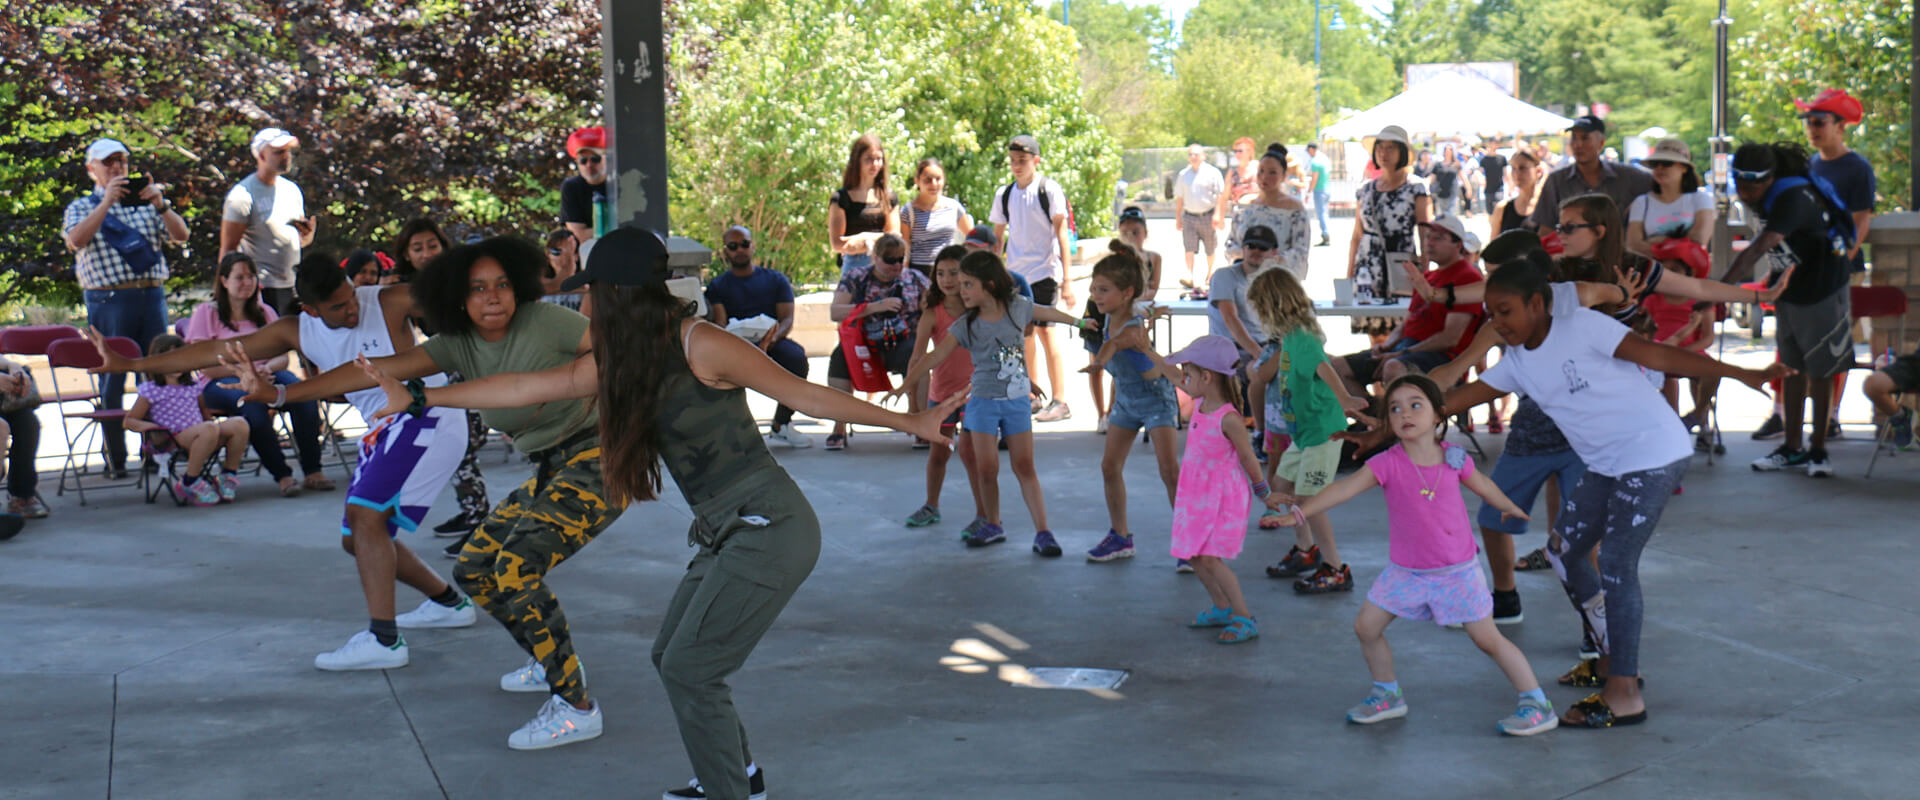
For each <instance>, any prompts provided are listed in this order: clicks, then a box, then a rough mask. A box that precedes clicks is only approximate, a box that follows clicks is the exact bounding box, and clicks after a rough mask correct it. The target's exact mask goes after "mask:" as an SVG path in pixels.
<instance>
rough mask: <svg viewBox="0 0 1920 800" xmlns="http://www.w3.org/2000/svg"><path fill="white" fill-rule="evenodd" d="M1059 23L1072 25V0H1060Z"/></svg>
mask: <svg viewBox="0 0 1920 800" xmlns="http://www.w3.org/2000/svg"><path fill="white" fill-rule="evenodd" d="M1060 24H1062V25H1065V26H1067V27H1069V28H1071V27H1073V0H1060Z"/></svg>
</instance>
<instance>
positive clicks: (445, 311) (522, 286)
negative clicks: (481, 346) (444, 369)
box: [409, 236, 547, 334]
mask: <svg viewBox="0 0 1920 800" xmlns="http://www.w3.org/2000/svg"><path fill="white" fill-rule="evenodd" d="M482 258H490V259H493V260H494V261H495V262H497V263H499V265H500V268H501V269H502V270H505V271H506V273H507V280H508V281H511V282H512V283H513V299H514V301H515V302H516V303H518V304H519V305H523V306H524V305H527V304H529V303H537V302H539V301H540V298H541V297H542V296H543V295H544V294H545V293H546V292H545V289H544V288H543V287H542V286H541V285H540V275H541V272H542V271H543V270H545V269H546V266H547V256H546V253H544V252H542V251H541V250H540V248H539V246H537V245H535V244H534V243H533V242H530V241H527V240H525V239H522V238H519V237H517V236H495V237H493V238H491V239H482V240H480V241H478V242H475V243H473V244H463V245H460V246H458V247H455V248H453V249H452V250H448V251H447V252H445V253H442V254H440V257H439V258H436V259H434V260H433V262H432V263H430V264H428V265H427V266H426V268H425V269H422V270H420V271H419V272H418V273H416V274H415V275H414V278H413V281H412V282H411V283H410V284H409V286H410V288H411V289H412V291H413V305H414V307H415V308H417V309H419V310H420V312H421V315H422V316H424V317H425V318H426V322H427V325H428V326H429V327H431V328H432V329H433V330H434V331H435V332H437V333H445V334H463V333H466V332H468V331H471V330H473V318H471V317H469V316H467V296H468V295H469V294H471V293H472V288H471V286H470V276H471V275H472V274H473V266H474V265H475V264H477V263H479V261H480V259H482Z"/></svg>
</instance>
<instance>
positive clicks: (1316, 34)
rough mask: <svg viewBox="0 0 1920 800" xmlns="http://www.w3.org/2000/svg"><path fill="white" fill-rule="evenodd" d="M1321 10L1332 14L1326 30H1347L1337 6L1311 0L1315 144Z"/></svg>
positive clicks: (1318, 102) (1318, 106)
mask: <svg viewBox="0 0 1920 800" xmlns="http://www.w3.org/2000/svg"><path fill="white" fill-rule="evenodd" d="M1323 10H1324V11H1332V12H1333V20H1332V21H1331V22H1328V23H1327V30H1330V31H1344V30H1346V29H1347V21H1346V20H1344V19H1341V18H1340V6H1339V5H1337V4H1334V3H1325V4H1322V3H1321V2H1320V0H1313V140H1314V141H1316V142H1317V141H1320V12H1321V11H1323Z"/></svg>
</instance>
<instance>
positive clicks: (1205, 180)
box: [1173, 163, 1227, 214]
mask: <svg viewBox="0 0 1920 800" xmlns="http://www.w3.org/2000/svg"><path fill="white" fill-rule="evenodd" d="M1226 190H1227V182H1226V178H1224V177H1222V176H1221V175H1220V170H1219V169H1218V168H1216V167H1214V166H1213V165H1212V164H1207V163H1202V164H1201V165H1200V169H1198V170H1195V169H1194V168H1193V167H1187V168H1186V169H1183V170H1180V175H1179V177H1177V178H1174V180H1173V196H1174V198H1175V199H1177V200H1184V201H1186V204H1185V205H1183V206H1181V210H1182V211H1184V212H1185V213H1188V214H1208V213H1212V211H1213V206H1214V204H1215V203H1218V202H1220V193H1221V192H1224V191H1226Z"/></svg>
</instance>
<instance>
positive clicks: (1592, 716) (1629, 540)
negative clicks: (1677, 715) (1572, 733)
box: [1447, 262, 1791, 728]
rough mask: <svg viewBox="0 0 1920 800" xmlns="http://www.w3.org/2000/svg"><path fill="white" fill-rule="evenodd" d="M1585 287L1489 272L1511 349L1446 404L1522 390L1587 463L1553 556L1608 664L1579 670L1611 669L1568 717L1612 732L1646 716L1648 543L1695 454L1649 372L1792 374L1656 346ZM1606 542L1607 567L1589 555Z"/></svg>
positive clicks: (1758, 378)
mask: <svg viewBox="0 0 1920 800" xmlns="http://www.w3.org/2000/svg"><path fill="white" fill-rule="evenodd" d="M1574 294H1575V292H1574V290H1573V287H1572V286H1571V285H1569V284H1558V285H1556V286H1554V287H1553V288H1551V289H1550V288H1549V287H1548V284H1547V277H1546V271H1545V270H1544V269H1541V268H1540V267H1539V266H1538V265H1535V264H1532V263H1531V262H1515V263H1510V264H1508V265H1506V266H1504V267H1502V268H1500V269H1499V270H1497V271H1495V272H1494V273H1493V276H1492V277H1491V278H1489V279H1488V280H1487V284H1486V307H1487V309H1488V311H1489V312H1490V313H1491V314H1492V324H1493V326H1494V327H1495V328H1496V329H1498V330H1499V332H1500V335H1501V336H1502V337H1503V338H1505V339H1506V340H1507V342H1509V343H1510V346H1509V347H1508V349H1507V354H1506V357H1505V358H1503V359H1501V361H1500V363H1499V364H1498V365H1497V366H1495V367H1494V368H1493V369H1492V370H1489V371H1488V372H1487V373H1486V374H1485V375H1483V376H1481V379H1480V380H1479V381H1478V382H1475V383H1472V384H1469V385H1467V386H1463V387H1460V388H1458V389H1455V390H1453V391H1452V392H1449V393H1448V394H1447V405H1448V407H1450V408H1471V407H1473V406H1476V405H1480V404H1482V403H1485V402H1488V401H1490V400H1492V399H1494V398H1496V397H1499V396H1500V395H1502V394H1506V393H1509V392H1522V393H1524V394H1526V395H1527V396H1528V397H1531V398H1533V400H1534V402H1536V403H1538V404H1539V405H1540V408H1541V410H1542V411H1544V412H1546V414H1547V416H1548V417H1550V418H1552V419H1553V421H1554V423H1555V424H1556V425H1558V426H1559V427H1560V430H1561V432H1562V433H1563V434H1565V435H1566V438H1567V442H1568V443H1569V444H1570V445H1572V447H1573V449H1574V452H1575V453H1577V454H1578V455H1579V456H1580V458H1581V460H1582V461H1584V462H1586V465H1587V471H1586V475H1585V476H1584V477H1582V478H1581V479H1580V482H1579V484H1578V485H1577V486H1575V487H1574V488H1573V490H1572V491H1571V492H1570V493H1568V494H1567V496H1566V498H1565V502H1564V506H1563V507H1562V509H1561V513H1560V519H1559V524H1558V526H1557V527H1558V530H1559V533H1560V536H1561V539H1562V544H1561V546H1560V548H1559V549H1558V550H1557V551H1554V550H1550V551H1549V553H1548V557H1549V559H1550V560H1551V561H1552V562H1553V566H1554V569H1555V571H1556V572H1558V573H1559V574H1560V576H1561V580H1562V581H1563V582H1564V583H1565V584H1566V588H1567V593H1568V596H1569V597H1570V598H1571V599H1572V600H1573V601H1574V605H1575V607H1576V608H1577V609H1578V610H1579V611H1580V613H1581V617H1582V621H1583V622H1584V623H1585V624H1586V626H1587V628H1588V633H1589V634H1590V635H1591V636H1592V638H1593V641H1594V642H1595V644H1597V645H1598V646H1599V648H1600V653H1601V655H1600V660H1599V662H1598V663H1597V664H1593V665H1583V667H1581V668H1576V672H1578V671H1579V670H1580V669H1585V670H1588V671H1590V672H1591V673H1592V675H1591V676H1587V677H1593V678H1597V677H1598V676H1599V675H1601V674H1604V675H1605V676H1606V677H1605V683H1604V685H1603V688H1602V689H1601V691H1600V692H1598V693H1596V694H1594V695H1592V696H1589V697H1587V698H1586V699H1585V700H1582V701H1580V702H1579V703H1576V704H1574V706H1573V707H1572V708H1571V709H1569V710H1568V711H1567V713H1566V714H1565V715H1564V716H1562V717H1561V722H1562V723H1563V724H1567V725H1574V726H1578V727H1587V728H1607V727H1613V726H1616V725H1633V724H1638V723H1640V722H1644V721H1646V702H1645V700H1644V699H1643V698H1642V697H1641V696H1640V688H1639V682H1638V679H1639V674H1640V665H1639V655H1640V653H1639V651H1640V626H1641V616H1642V600H1641V593H1640V583H1639V563H1640V551H1641V549H1642V548H1644V547H1645V546H1646V543H1647V539H1648V538H1649V537H1651V536H1652V535H1653V529H1654V526H1655V525H1658V524H1659V522H1660V514H1661V512H1662V511H1663V510H1664V509H1665V508H1666V504H1667V500H1668V499H1670V498H1671V497H1672V496H1673V490H1674V487H1675V486H1677V485H1678V484H1679V481H1680V477H1681V475H1682V474H1684V473H1685V472H1686V468H1687V461H1688V458H1689V456H1691V455H1692V453H1693V446H1692V443H1691V442H1689V441H1688V437H1687V431H1686V428H1684V427H1682V426H1681V424H1680V420H1679V418H1678V417H1677V416H1675V415H1674V413H1673V411H1672V409H1670V408H1668V407H1667V404H1666V401H1665V399H1664V398H1662V397H1661V396H1660V393H1659V391H1657V390H1656V389H1655V388H1654V387H1653V385H1652V384H1651V383H1649V382H1647V380H1646V378H1645V377H1644V375H1643V373H1642V372H1641V368H1642V367H1645V368H1647V369H1652V370H1658V371H1660V372H1663V373H1667V374H1672V375H1687V376H1694V377H1707V376H1719V377H1725V378H1733V379H1735V380H1739V381H1741V382H1743V383H1746V384H1747V385H1749V386H1752V387H1754V388H1755V389H1756V390H1759V389H1760V388H1761V387H1762V386H1764V385H1765V384H1766V382H1767V380H1769V379H1770V378H1773V377H1777V376H1781V375H1784V374H1786V373H1788V372H1790V371H1791V370H1788V369H1786V368H1785V367H1784V366H1782V365H1779V364H1774V365H1770V366H1769V367H1768V368H1767V369H1766V370H1765V371H1761V370H1750V369H1741V368H1738V367H1734V366H1731V365H1727V364H1723V363H1721V362H1719V361H1715V360H1713V359H1711V358H1707V357H1706V356H1703V355H1700V354H1698V353H1692V352H1688V351H1685V350H1681V349H1679V348H1675V347H1667V346H1663V345H1659V344H1655V343H1653V342H1651V341H1648V340H1646V339H1644V338H1641V337H1639V336H1636V335H1632V334H1631V333H1630V332H1629V331H1628V330H1627V329H1626V327H1625V326H1623V325H1621V324H1620V323H1618V322H1616V321H1614V320H1613V319H1611V318H1609V317H1608V316H1606V315H1605V314H1601V313H1599V312H1597V311H1593V310H1591V309H1587V308H1582V307H1580V305H1579V303H1578V301H1577V300H1576V299H1575V298H1574V297H1573V295H1574ZM1596 546H1598V547H1599V548H1600V557H1599V570H1598V571H1597V572H1596V571H1595V569H1594V566H1593V565H1592V564H1590V563H1588V561H1587V554H1588V552H1590V551H1591V550H1593V548H1594V547H1596ZM1603 584H1604V586H1605V589H1604V591H1603V590H1602V586H1603ZM1574 677H1578V676H1574ZM1563 682H1566V679H1564V678H1563Z"/></svg>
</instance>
